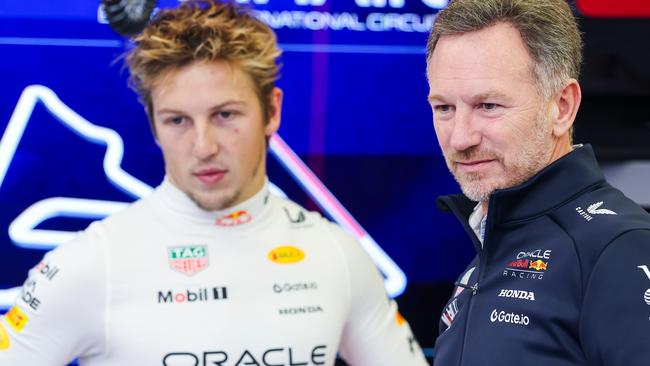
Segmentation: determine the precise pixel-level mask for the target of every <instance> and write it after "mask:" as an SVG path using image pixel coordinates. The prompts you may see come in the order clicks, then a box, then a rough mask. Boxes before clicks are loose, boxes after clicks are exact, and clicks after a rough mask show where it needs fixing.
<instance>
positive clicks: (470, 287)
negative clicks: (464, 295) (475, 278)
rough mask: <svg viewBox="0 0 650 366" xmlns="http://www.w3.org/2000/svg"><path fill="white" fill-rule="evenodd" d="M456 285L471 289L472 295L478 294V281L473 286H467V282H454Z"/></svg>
mask: <svg viewBox="0 0 650 366" xmlns="http://www.w3.org/2000/svg"><path fill="white" fill-rule="evenodd" d="M454 285H455V286H458V287H462V288H464V289H467V290H471V291H472V296H474V295H476V293H477V292H478V282H477V283H475V284H473V285H472V286H467V285H466V284H464V283H460V282H454Z"/></svg>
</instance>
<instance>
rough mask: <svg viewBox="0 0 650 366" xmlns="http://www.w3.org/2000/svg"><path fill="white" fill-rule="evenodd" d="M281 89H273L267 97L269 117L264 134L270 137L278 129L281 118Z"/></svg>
mask: <svg viewBox="0 0 650 366" xmlns="http://www.w3.org/2000/svg"><path fill="white" fill-rule="evenodd" d="M282 96H283V93H282V89H280V88H278V87H275V88H273V90H272V91H271V95H270V96H269V98H270V99H269V110H268V111H269V114H270V115H269V117H268V122H267V123H266V126H264V134H265V135H266V136H267V137H271V136H272V135H273V134H274V133H276V132H277V131H278V129H279V128H280V119H281V116H282Z"/></svg>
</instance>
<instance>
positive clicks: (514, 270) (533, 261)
mask: <svg viewBox="0 0 650 366" xmlns="http://www.w3.org/2000/svg"><path fill="white" fill-rule="evenodd" d="M550 259H551V250H550V249H549V250H542V249H536V250H533V251H530V252H527V251H524V252H519V253H518V254H517V258H516V259H515V260H512V261H510V262H508V265H507V266H506V268H505V269H504V270H503V276H505V277H513V278H522V279H530V280H541V279H543V278H544V273H546V270H548V268H549V267H548V266H549V260H550Z"/></svg>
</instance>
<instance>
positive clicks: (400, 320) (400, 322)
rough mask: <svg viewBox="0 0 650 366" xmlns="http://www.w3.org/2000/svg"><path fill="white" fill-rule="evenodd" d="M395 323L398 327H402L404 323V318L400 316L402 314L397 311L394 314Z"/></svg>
mask: <svg viewBox="0 0 650 366" xmlns="http://www.w3.org/2000/svg"><path fill="white" fill-rule="evenodd" d="M395 322H396V323H397V325H398V326H400V327H401V326H402V325H404V323H406V319H404V317H403V316H402V314H400V312H399V311H397V312H395Z"/></svg>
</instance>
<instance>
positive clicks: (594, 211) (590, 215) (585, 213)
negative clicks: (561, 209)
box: [576, 201, 617, 221]
mask: <svg viewBox="0 0 650 366" xmlns="http://www.w3.org/2000/svg"><path fill="white" fill-rule="evenodd" d="M603 203H604V202H603V201H600V202H596V203H594V204H591V205H589V207H587V209H586V210H584V209H583V208H582V207H581V206H578V207H576V212H577V213H578V215H580V217H582V218H583V219H585V221H591V220H593V219H594V216H600V215H617V213H616V212H614V211H612V210H610V209H607V208H600V206H602V205H603Z"/></svg>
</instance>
